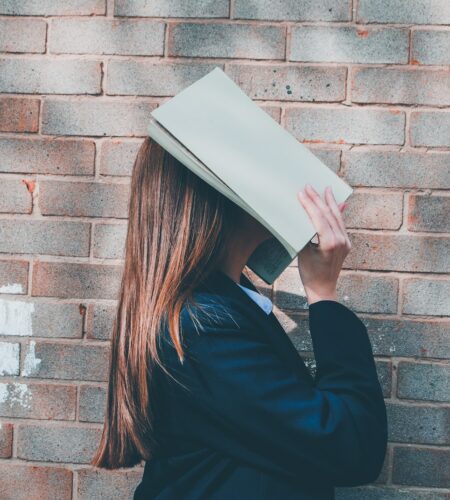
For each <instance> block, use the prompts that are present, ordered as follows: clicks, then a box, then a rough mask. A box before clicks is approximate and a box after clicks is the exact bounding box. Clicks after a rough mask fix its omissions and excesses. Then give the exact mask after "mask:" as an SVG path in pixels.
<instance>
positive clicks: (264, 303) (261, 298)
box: [237, 283, 273, 314]
mask: <svg viewBox="0 0 450 500" xmlns="http://www.w3.org/2000/svg"><path fill="white" fill-rule="evenodd" d="M237 285H239V286H240V287H241V288H242V290H244V292H245V293H246V294H247V295H248V296H249V297H250V298H251V299H253V300H254V301H255V302H256V303H257V304H258V305H259V306H260V307H261V309H262V310H263V311H264V312H265V313H266V314H270V313H271V312H272V308H273V304H272V301H271V300H270V299H269V297H266V296H265V295H262V294H261V293H259V292H255V291H254V290H251V289H250V288H247V287H246V286H244V285H241V284H240V283H237Z"/></svg>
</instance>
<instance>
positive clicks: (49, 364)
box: [22, 340, 109, 382]
mask: <svg viewBox="0 0 450 500" xmlns="http://www.w3.org/2000/svg"><path fill="white" fill-rule="evenodd" d="M108 357H109V344H106V343H104V344H103V345H93V344H91V343H88V344H78V345H77V344H62V343H50V342H39V341H33V340H31V341H30V342H29V344H28V345H27V346H26V348H25V360H24V364H23V369H22V376H23V377H32V378H46V379H60V380H92V381H94V382H104V381H106V380H107V377H108V373H107V372H108V362H109V359H108Z"/></svg>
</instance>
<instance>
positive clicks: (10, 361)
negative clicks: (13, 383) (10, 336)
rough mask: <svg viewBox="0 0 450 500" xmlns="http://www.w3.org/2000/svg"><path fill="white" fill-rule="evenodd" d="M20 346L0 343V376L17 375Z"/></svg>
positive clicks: (15, 343) (13, 343) (14, 343)
mask: <svg viewBox="0 0 450 500" xmlns="http://www.w3.org/2000/svg"><path fill="white" fill-rule="evenodd" d="M19 365H20V344H18V343H17V342H0V376H5V375H19Z"/></svg>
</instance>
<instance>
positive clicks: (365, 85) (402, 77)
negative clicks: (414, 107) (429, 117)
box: [352, 67, 450, 106]
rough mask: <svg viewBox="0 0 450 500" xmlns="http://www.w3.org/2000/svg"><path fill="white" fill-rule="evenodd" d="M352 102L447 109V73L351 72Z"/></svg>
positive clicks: (416, 70) (449, 83)
mask: <svg viewBox="0 0 450 500" xmlns="http://www.w3.org/2000/svg"><path fill="white" fill-rule="evenodd" d="M352 101H353V102H360V103H388V104H389V103H390V104H428V105H430V106H444V105H449V104H450V71H447V70H435V69H422V68H415V67H408V68H398V67H395V68H353V74H352Z"/></svg>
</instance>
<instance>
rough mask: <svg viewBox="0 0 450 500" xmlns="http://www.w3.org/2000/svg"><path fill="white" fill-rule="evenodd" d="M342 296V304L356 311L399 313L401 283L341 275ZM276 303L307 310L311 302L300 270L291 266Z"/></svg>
mask: <svg viewBox="0 0 450 500" xmlns="http://www.w3.org/2000/svg"><path fill="white" fill-rule="evenodd" d="M338 295H339V297H340V299H339V300H340V301H342V303H344V304H346V305H347V306H348V307H350V308H352V309H353V310H356V311H361V312H377V313H380V312H383V313H395V312H396V310H397V295H398V280H397V278H390V277H379V276H370V275H367V274H345V275H341V276H340V279H339V284H338ZM274 303H275V304H276V305H278V307H280V308H282V309H297V310H301V309H307V307H308V303H307V300H306V297H305V292H304V288H303V284H302V282H301V279H300V276H299V272H298V269H297V268H296V267H288V268H287V269H286V270H285V271H284V272H283V273H282V274H281V275H280V277H279V278H278V279H277V281H276V286H275V293H274Z"/></svg>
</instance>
